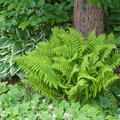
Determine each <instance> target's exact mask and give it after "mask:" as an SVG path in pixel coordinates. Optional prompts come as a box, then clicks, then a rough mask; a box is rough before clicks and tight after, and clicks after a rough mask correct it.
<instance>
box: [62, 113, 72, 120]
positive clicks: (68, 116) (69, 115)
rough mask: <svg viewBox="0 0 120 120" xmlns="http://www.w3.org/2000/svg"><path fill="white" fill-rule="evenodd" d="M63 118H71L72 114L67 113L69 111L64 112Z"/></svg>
mask: <svg viewBox="0 0 120 120" xmlns="http://www.w3.org/2000/svg"><path fill="white" fill-rule="evenodd" d="M63 118H64V119H65V120H72V115H71V114H69V113H64V115H63Z"/></svg>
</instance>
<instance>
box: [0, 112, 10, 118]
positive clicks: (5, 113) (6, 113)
mask: <svg viewBox="0 0 120 120" xmlns="http://www.w3.org/2000/svg"><path fill="white" fill-rule="evenodd" d="M8 114H9V113H8V112H7V111H2V112H1V117H7V116H8Z"/></svg>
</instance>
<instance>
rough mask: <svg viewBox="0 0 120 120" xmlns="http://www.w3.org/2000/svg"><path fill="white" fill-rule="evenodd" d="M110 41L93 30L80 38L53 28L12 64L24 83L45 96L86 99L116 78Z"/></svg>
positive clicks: (116, 61)
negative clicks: (33, 47)
mask: <svg viewBox="0 0 120 120" xmlns="http://www.w3.org/2000/svg"><path fill="white" fill-rule="evenodd" d="M86 39H87V40H86ZM112 39H114V38H113V35H112V34H111V35H108V36H106V35H104V34H101V35H99V36H98V37H96V35H95V32H94V31H93V32H92V33H90V34H89V35H88V37H87V38H84V37H82V35H81V34H80V33H79V32H77V31H75V30H74V29H72V28H70V29H69V30H68V31H64V30H63V29H62V28H54V29H52V36H51V37H50V40H49V41H47V42H45V41H44V42H41V43H39V44H38V46H37V48H36V49H35V50H34V51H33V52H31V53H29V54H28V55H26V56H22V57H17V58H15V61H16V62H17V64H18V65H19V66H20V67H21V69H22V70H23V71H24V72H25V73H26V81H27V83H28V84H29V85H30V86H31V87H32V88H34V89H35V90H36V91H38V92H40V93H42V94H44V95H45V96H47V97H52V98H63V97H67V98H69V99H73V100H80V99H81V98H85V99H88V98H90V97H95V96H96V95H97V94H98V93H99V92H100V91H102V90H106V89H107V88H108V87H109V86H110V85H111V83H113V81H114V80H116V79H118V75H117V74H114V72H113V71H114V69H115V68H116V66H117V65H119V63H120V55H119V54H118V53H117V52H116V50H115V49H116V46H115V45H114V44H113V43H112Z"/></svg>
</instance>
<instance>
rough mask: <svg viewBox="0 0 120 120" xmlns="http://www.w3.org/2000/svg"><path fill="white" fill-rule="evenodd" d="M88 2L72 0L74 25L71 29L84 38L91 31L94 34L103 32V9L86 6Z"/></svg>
mask: <svg viewBox="0 0 120 120" xmlns="http://www.w3.org/2000/svg"><path fill="white" fill-rule="evenodd" d="M88 1H89V0H74V23H73V27H74V28H75V29H76V30H78V31H80V32H81V33H82V34H83V35H84V36H87V35H88V33H89V32H90V31H92V30H94V29H95V30H96V34H97V35H98V34H100V33H103V32H104V13H103V7H102V6H101V7H100V8H99V7H97V6H88V5H87V2H88Z"/></svg>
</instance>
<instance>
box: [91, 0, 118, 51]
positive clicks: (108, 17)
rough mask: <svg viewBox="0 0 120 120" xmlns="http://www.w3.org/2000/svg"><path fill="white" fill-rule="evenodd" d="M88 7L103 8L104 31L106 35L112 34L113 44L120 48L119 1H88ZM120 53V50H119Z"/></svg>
mask: <svg viewBox="0 0 120 120" xmlns="http://www.w3.org/2000/svg"><path fill="white" fill-rule="evenodd" d="M89 5H97V6H99V7H100V6H101V5H102V6H103V7H104V14H105V30H106V32H107V33H110V32H112V33H114V34H115V36H116V39H115V41H114V43H115V44H116V45H117V46H118V48H119V47H120V35H119V34H120V26H119V25H120V1H119V0H90V2H89ZM119 51H120V49H119Z"/></svg>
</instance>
